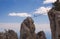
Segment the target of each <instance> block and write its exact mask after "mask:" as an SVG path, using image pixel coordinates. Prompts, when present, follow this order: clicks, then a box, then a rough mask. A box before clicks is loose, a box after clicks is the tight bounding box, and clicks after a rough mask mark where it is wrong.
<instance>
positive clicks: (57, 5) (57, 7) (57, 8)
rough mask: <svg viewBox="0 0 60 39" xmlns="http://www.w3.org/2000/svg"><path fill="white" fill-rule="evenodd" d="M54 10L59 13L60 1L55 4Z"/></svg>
mask: <svg viewBox="0 0 60 39" xmlns="http://www.w3.org/2000/svg"><path fill="white" fill-rule="evenodd" d="M53 8H54V9H55V10H57V11H60V0H57V1H56V2H55V3H53Z"/></svg>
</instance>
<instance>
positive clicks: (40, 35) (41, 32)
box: [37, 31, 46, 39]
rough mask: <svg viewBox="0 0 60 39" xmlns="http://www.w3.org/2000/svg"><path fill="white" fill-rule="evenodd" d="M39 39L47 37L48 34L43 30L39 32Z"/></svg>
mask: <svg viewBox="0 0 60 39" xmlns="http://www.w3.org/2000/svg"><path fill="white" fill-rule="evenodd" d="M37 36H38V39H46V35H45V33H44V32H43V31H40V32H38V33H37Z"/></svg>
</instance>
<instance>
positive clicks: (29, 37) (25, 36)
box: [20, 17, 36, 39]
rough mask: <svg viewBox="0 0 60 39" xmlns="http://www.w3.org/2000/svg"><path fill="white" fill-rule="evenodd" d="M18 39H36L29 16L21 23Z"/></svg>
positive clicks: (33, 26)
mask: <svg viewBox="0 0 60 39" xmlns="http://www.w3.org/2000/svg"><path fill="white" fill-rule="evenodd" d="M20 39H36V34H35V25H34V21H33V20H32V18H31V17H27V18H26V19H25V20H24V21H23V22H22V24H21V29H20Z"/></svg>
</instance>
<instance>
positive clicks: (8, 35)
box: [0, 30, 18, 39]
mask: <svg viewBox="0 0 60 39" xmlns="http://www.w3.org/2000/svg"><path fill="white" fill-rule="evenodd" d="M0 39H18V36H17V34H16V33H15V32H14V31H13V30H8V31H6V32H5V33H4V32H3V33H0Z"/></svg>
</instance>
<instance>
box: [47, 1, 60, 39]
mask: <svg viewBox="0 0 60 39" xmlns="http://www.w3.org/2000/svg"><path fill="white" fill-rule="evenodd" d="M48 17H49V20H50V27H51V32H52V39H60V0H57V1H56V2H55V3H53V8H52V9H51V10H50V11H49V12H48Z"/></svg>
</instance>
